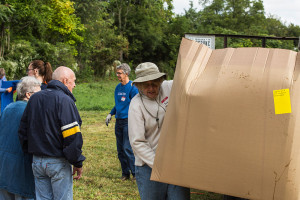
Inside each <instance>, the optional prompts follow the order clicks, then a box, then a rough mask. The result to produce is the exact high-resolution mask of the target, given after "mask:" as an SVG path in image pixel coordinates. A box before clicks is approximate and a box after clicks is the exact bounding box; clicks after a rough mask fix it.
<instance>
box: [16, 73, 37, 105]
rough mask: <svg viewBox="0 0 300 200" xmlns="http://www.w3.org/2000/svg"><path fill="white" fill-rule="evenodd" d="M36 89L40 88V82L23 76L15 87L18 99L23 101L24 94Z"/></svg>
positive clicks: (31, 77)
mask: <svg viewBox="0 0 300 200" xmlns="http://www.w3.org/2000/svg"><path fill="white" fill-rule="evenodd" d="M36 87H41V82H40V81H39V80H37V79H36V78H35V77H33V76H25V77H23V78H21V80H20V82H19V83H18V85H17V94H18V99H19V100H23V99H25V97H26V92H34V90H35V89H36Z"/></svg>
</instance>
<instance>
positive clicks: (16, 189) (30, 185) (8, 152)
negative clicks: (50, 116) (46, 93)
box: [0, 76, 41, 200]
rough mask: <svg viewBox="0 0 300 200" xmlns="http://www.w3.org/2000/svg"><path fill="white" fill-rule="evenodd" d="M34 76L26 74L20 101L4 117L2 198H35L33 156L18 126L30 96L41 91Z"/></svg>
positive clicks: (20, 86) (0, 146) (0, 174)
mask: <svg viewBox="0 0 300 200" xmlns="http://www.w3.org/2000/svg"><path fill="white" fill-rule="evenodd" d="M40 87H41V83H40V82H39V81H38V80H37V79H36V78H34V77H29V76H27V77H23V78H22V79H21V80H20V82H19V83H18V85H17V93H18V96H19V101H17V102H14V103H10V104H9V105H8V106H7V107H6V108H5V110H4V111H3V113H1V116H0V127H1V128H0V199H5V200H15V199H22V200H25V199H26V200H29V199H30V200H31V199H32V200H33V199H34V197H35V194H34V178H33V173H32V168H31V162H32V156H31V155H29V154H26V153H25V154H24V153H23V152H22V148H21V145H20V141H19V137H18V128H19V124H20V120H21V117H22V114H23V112H24V109H25V107H26V105H27V101H28V100H29V98H30V97H31V96H32V95H33V94H34V93H36V92H38V91H40V90H41V88H40Z"/></svg>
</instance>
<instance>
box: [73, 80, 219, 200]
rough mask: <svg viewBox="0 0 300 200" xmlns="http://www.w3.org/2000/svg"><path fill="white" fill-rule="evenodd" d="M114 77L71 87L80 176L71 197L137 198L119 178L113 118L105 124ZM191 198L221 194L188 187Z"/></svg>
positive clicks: (212, 199)
mask: <svg viewBox="0 0 300 200" xmlns="http://www.w3.org/2000/svg"><path fill="white" fill-rule="evenodd" d="M117 84H118V82H117V81H115V80H109V79H107V80H103V81H99V82H93V83H81V84H78V85H77V87H76V88H75V90H74V96H75V98H76V99H77V102H76V105H77V107H78V109H79V110H80V115H81V118H82V121H83V124H82V127H81V129H82V134H83V139H84V144H83V154H84V155H85V156H86V161H85V162H84V166H83V177H82V178H81V179H80V180H78V181H74V199H75V200H87V199H95V200H96V199H101V200H102V199H103V200H105V199H110V200H111V199H128V200H130V199H140V198H139V193H138V190H137V186H136V183H135V182H132V181H122V180H120V179H119V178H120V176H121V166H120V164H119V160H118V157H117V149H116V144H115V135H114V125H115V120H114V119H113V120H112V122H111V123H110V124H109V126H108V127H107V126H106V125H105V118H106V115H107V114H108V113H109V111H110V109H111V108H112V107H113V105H114V98H113V92H114V88H115V86H116V85H117ZM191 199H193V200H221V199H222V195H219V194H214V193H210V192H204V191H199V190H194V189H192V190H191Z"/></svg>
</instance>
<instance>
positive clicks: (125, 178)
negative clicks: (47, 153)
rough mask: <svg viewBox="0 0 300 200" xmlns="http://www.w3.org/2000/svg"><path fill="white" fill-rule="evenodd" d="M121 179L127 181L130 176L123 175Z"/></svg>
mask: <svg viewBox="0 0 300 200" xmlns="http://www.w3.org/2000/svg"><path fill="white" fill-rule="evenodd" d="M120 179H121V180H122V181H126V180H128V179H129V176H122V177H121V178H120Z"/></svg>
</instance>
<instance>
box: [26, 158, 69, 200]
mask: <svg viewBox="0 0 300 200" xmlns="http://www.w3.org/2000/svg"><path fill="white" fill-rule="evenodd" d="M32 171H33V175H34V181H35V195H36V199H37V200H40V199H51V200H52V199H53V200H72V199H73V177H72V165H71V164H70V163H69V162H68V161H67V160H66V159H65V158H54V157H47V156H33V161H32Z"/></svg>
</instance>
